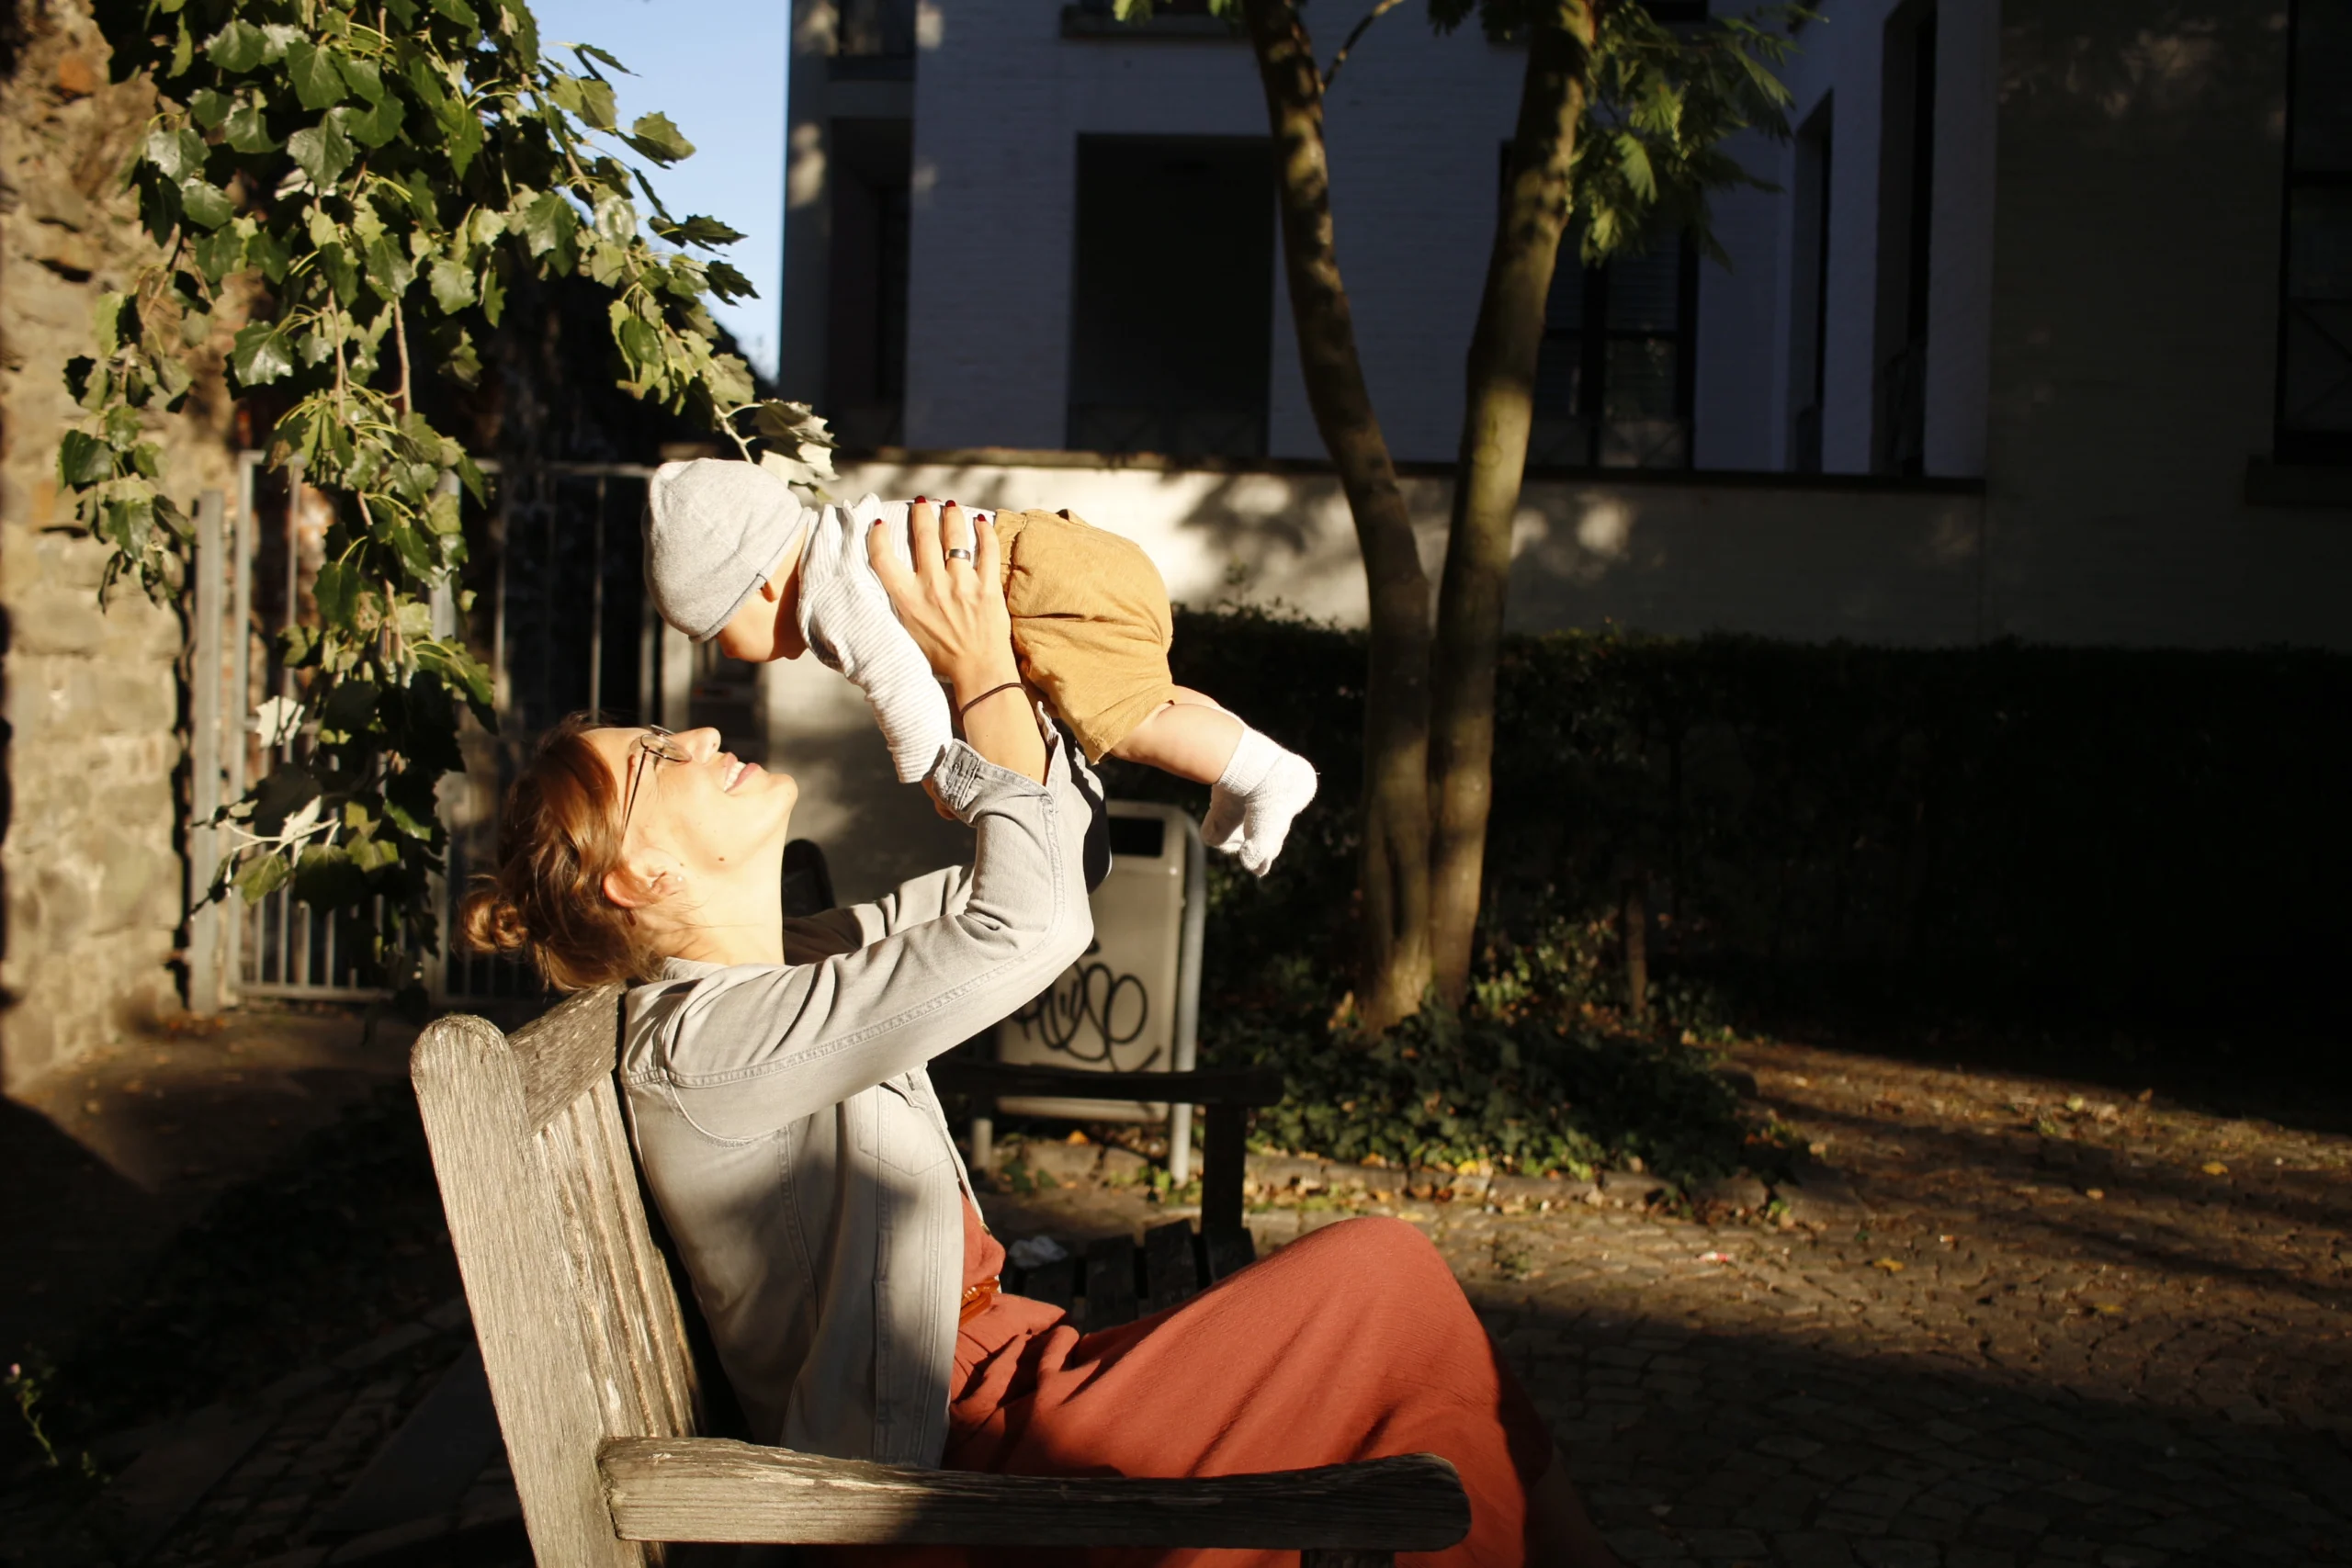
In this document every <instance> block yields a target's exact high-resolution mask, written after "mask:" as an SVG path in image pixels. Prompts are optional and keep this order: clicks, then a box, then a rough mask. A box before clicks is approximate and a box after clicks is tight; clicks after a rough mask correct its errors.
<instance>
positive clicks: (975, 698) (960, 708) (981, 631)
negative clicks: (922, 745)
mask: <svg viewBox="0 0 2352 1568" xmlns="http://www.w3.org/2000/svg"><path fill="white" fill-rule="evenodd" d="M909 521H910V527H909V528H908V540H907V543H908V547H909V554H910V555H911V556H912V557H913V566H912V568H911V569H910V568H909V567H907V566H905V565H902V564H901V563H900V562H899V557H898V552H897V551H895V550H893V549H891V548H890V547H889V542H888V540H887V539H885V538H884V537H883V534H882V530H883V528H884V527H886V526H887V525H886V524H880V523H877V524H876V525H874V526H873V527H871V528H869V529H867V530H866V538H865V552H866V558H867V559H868V560H870V561H872V562H873V564H874V575H875V576H876V577H877V578H879V579H881V581H882V587H883V589H884V591H885V592H888V594H889V595H890V604H891V607H892V608H894V609H895V610H897V611H898V613H899V622H900V624H901V625H903V626H905V627H906V628H907V633H908V635H909V636H910V637H913V638H914V640H915V646H916V647H917V648H920V649H922V655H923V657H924V658H925V659H927V660H930V661H931V668H932V671H933V673H935V674H937V675H938V676H939V678H940V679H942V680H944V681H945V682H947V683H948V685H949V686H950V687H951V688H952V689H953V690H954V692H955V703H956V716H957V717H958V718H959V719H960V720H961V721H962V723H963V727H964V737H965V739H967V741H969V742H970V744H971V747H972V749H973V750H976V751H978V753H979V754H980V755H981V756H983V757H985V758H987V759H988V760H989V761H991V762H995V763H997V764H999V765H1000V766H1001V767H1007V768H1011V769H1012V770H1013V771H1014V772H1016V773H1025V774H1027V775H1028V776H1029V777H1031V778H1033V779H1042V778H1044V777H1045V774H1046V748H1045V740H1044V738H1043V737H1042V736H1041V735H1040V734H1039V733H1038V729H1037V720H1036V714H1035V708H1034V707H1033V706H1032V705H1031V704H1030V701H1029V696H1028V694H1027V692H1026V691H1025V690H1024V689H1023V686H1022V683H1021V666H1020V664H1019V662H1018V660H1015V659H1014V657H1013V652H1012V615H1011V613H1010V612H1008V611H1007V610H1006V609H1005V604H1004V571H1003V568H1002V564H1001V563H1002V555H1001V547H1000V546H999V544H998V542H997V536H996V528H995V525H993V524H991V523H983V522H978V521H977V520H976V519H974V518H973V517H972V516H971V515H970V514H968V513H966V512H965V511H964V509H963V508H962V507H960V506H957V505H955V504H954V503H953V502H950V503H949V504H948V506H947V507H946V508H945V509H944V515H943V512H942V509H941V508H939V507H937V506H934V505H933V504H932V503H931V502H928V501H917V502H915V503H914V505H913V506H912V507H911V508H910V514H909ZM950 550H953V551H955V552H956V554H955V555H953V556H951V555H949V553H948V552H949V551H950Z"/></svg>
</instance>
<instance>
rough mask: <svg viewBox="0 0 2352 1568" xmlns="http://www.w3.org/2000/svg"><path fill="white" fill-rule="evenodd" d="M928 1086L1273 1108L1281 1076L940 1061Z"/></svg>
mask: <svg viewBox="0 0 2352 1568" xmlns="http://www.w3.org/2000/svg"><path fill="white" fill-rule="evenodd" d="M929 1071H930V1073H931V1081H932V1083H933V1085H934V1086H935V1087H937V1088H939V1089H954V1090H956V1091H957V1092H959V1093H965V1094H987V1095H997V1096H1012V1095H1022V1094H1075V1095H1079V1096H1081V1097H1084V1098H1088V1099H1100V1098H1101V1097H1102V1095H1103V1090H1104V1089H1112V1088H1115V1089H1118V1091H1119V1093H1118V1097H1117V1098H1119V1099H1121V1100H1177V1101H1180V1102H1182V1103H1185V1104H1190V1105H1245V1106H1247V1105H1273V1104H1276V1103H1278V1102H1279V1101H1280V1100H1282V1097H1283V1075H1282V1073H1281V1072H1280V1071H1279V1070H1277V1069H1275V1068H1272V1067H1204V1068H1202V1069H1200V1070H1199V1071H1197V1072H1190V1073H1119V1074H1115V1075H1114V1074H1109V1073H1098V1072H1089V1071H1087V1070H1085V1069H1084V1068H1080V1067H1033V1066H1026V1065H1024V1064H1022V1063H1017V1062H969V1061H961V1060H958V1059H956V1058H955V1057H949V1056H943V1057H940V1058H939V1059H938V1060H936V1061H933V1063H932V1064H931V1066H930V1069H929Z"/></svg>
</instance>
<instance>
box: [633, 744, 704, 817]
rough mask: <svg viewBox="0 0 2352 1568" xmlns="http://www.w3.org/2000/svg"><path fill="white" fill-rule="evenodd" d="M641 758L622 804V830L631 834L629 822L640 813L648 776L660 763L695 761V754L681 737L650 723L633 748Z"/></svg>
mask: <svg viewBox="0 0 2352 1568" xmlns="http://www.w3.org/2000/svg"><path fill="white" fill-rule="evenodd" d="M629 750H630V755H632V756H633V757H635V758H636V759H637V770H636V771H635V772H634V773H630V774H629V777H628V795H627V796H626V797H625V798H623V800H622V801H621V831H622V832H623V833H627V832H628V819H629V818H630V817H631V816H633V815H634V814H635V813H636V811H637V790H638V786H639V784H643V783H644V782H645V775H646V774H648V773H651V772H652V771H653V765H654V764H655V763H656V762H691V761H694V760H695V759H694V753H692V752H691V751H688V750H686V749H685V747H684V745H683V744H681V743H680V741H679V739H678V738H677V736H676V735H675V734H673V732H671V731H670V730H667V729H664V728H662V727H661V726H660V725H658V724H649V725H647V726H646V727H645V733H644V734H642V735H640V736H639V737H638V738H637V742H636V744H635V745H634V746H632V747H631V748H630V749H629Z"/></svg>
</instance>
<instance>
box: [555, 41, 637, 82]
mask: <svg viewBox="0 0 2352 1568" xmlns="http://www.w3.org/2000/svg"><path fill="white" fill-rule="evenodd" d="M571 48H572V52H574V53H575V54H582V55H585V56H587V57H588V58H589V59H591V60H601V61H603V62H605V64H607V65H609V66H611V67H612V68H613V69H614V70H616V71H617V72H619V73H621V74H622V75H624V76H634V75H636V74H637V73H636V72H634V71H631V70H630V69H629V68H628V66H626V65H623V64H622V63H621V62H619V61H617V60H616V59H614V58H613V57H612V56H611V55H609V54H607V53H605V51H603V50H601V49H598V48H597V47H596V46H595V45H594V44H593V43H575V44H573V45H572V46H571ZM591 69H592V70H593V69H594V67H591Z"/></svg>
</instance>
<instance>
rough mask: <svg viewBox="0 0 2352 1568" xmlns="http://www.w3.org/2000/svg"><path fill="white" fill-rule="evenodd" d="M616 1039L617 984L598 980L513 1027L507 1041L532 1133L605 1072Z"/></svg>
mask: <svg viewBox="0 0 2352 1568" xmlns="http://www.w3.org/2000/svg"><path fill="white" fill-rule="evenodd" d="M620 1042H621V987H619V986H617V985H613V986H599V987H596V988H595V989H594V990H593V991H582V992H581V993H580V994H579V995H578V996H576V997H571V998H566V999H565V1000H563V1001H561V1002H559V1003H557V1004H556V1005H555V1006H554V1007H552V1008H549V1009H548V1010H547V1011H546V1012H543V1013H541V1014H540V1015H539V1016H538V1017H537V1018H535V1019H533V1020H532V1021H530V1022H528V1023H526V1024H525V1025H524V1026H523V1027H522V1028H520V1029H518V1030H516V1031H515V1032H514V1034H513V1035H512V1036H511V1037H510V1038H509V1039H508V1041H507V1045H508V1047H509V1049H511V1050H512V1051H513V1052H514V1054H515V1071H516V1072H518V1073H519V1074H520V1075H521V1076H522V1080H523V1108H524V1114H525V1116H526V1125H527V1126H528V1127H529V1128H530V1130H531V1131H532V1132H534V1133H536V1132H537V1131H538V1130H539V1129H540V1128H542V1127H544V1126H546V1125H547V1124H548V1122H549V1121H551V1120H552V1119H553V1118H554V1117H555V1116H557V1115H558V1114H559V1113H560V1112H562V1111H567V1110H569V1109H571V1103H572V1101H574V1100H578V1099H579V1098H580V1097H581V1095H582V1094H583V1093H585V1092H586V1091H587V1089H588V1086H589V1085H591V1084H593V1083H594V1082H595V1081H596V1080H597V1079H598V1078H605V1077H611V1076H612V1073H613V1067H614V1065H615V1063H616V1060H617V1058H618V1055H619V1052H620Z"/></svg>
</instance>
